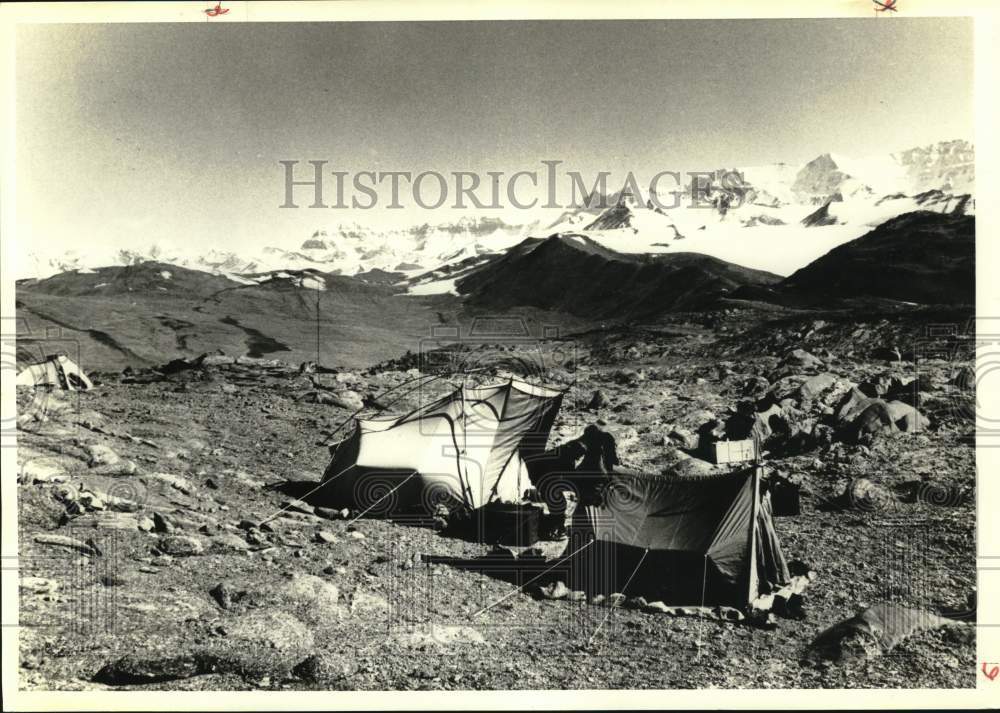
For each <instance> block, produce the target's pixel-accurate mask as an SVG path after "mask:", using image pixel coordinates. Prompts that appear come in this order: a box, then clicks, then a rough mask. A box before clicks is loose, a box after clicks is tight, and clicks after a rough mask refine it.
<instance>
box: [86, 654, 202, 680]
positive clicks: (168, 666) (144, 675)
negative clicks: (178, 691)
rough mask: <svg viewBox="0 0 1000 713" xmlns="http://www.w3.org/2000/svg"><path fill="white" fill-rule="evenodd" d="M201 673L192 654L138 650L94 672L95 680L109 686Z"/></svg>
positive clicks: (198, 664) (189, 676) (200, 667)
mask: <svg viewBox="0 0 1000 713" xmlns="http://www.w3.org/2000/svg"><path fill="white" fill-rule="evenodd" d="M204 672H205V671H204V667H203V665H202V661H201V660H200V659H199V657H198V656H196V655H195V654H194V653H180V654H164V653H162V652H159V651H152V652H141V651H140V652H136V653H131V654H128V655H126V656H123V657H121V658H120V659H117V660H116V661H112V662H110V663H108V664H105V665H104V666H102V667H101V669H100V670H99V671H98V672H97V673H96V674H95V675H94V681H96V682H97V683H103V684H105V685H108V686H123V685H141V684H148V683H160V682H163V681H173V680H177V679H182V678H191V677H192V676H197V675H198V674H200V673H204Z"/></svg>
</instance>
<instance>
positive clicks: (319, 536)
mask: <svg viewBox="0 0 1000 713" xmlns="http://www.w3.org/2000/svg"><path fill="white" fill-rule="evenodd" d="M336 541H337V537H336V535H334V534H333V533H332V532H330V531H328V530H320V531H319V532H317V533H316V542H322V543H324V544H327V545H330V544H333V543H334V542H336Z"/></svg>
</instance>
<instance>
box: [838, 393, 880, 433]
mask: <svg viewBox="0 0 1000 713" xmlns="http://www.w3.org/2000/svg"><path fill="white" fill-rule="evenodd" d="M872 401H873V399H872V398H870V397H868V396H865V394H864V393H863V392H861V390H859V389H856V388H855V389H851V390H850V391H848V392H847V393H846V394H844V396H843V398H841V400H840V402H839V403H838V404H837V407H836V409H835V410H834V414H833V415H834V418H835V419H836V420H837V421H839V422H840V423H842V424H847V423H851V422H852V421H854V419H856V418H857V417H858V416H860V415H861V412H862V411H864V410H865V409H866V408H868V406H869V405H871V403H872Z"/></svg>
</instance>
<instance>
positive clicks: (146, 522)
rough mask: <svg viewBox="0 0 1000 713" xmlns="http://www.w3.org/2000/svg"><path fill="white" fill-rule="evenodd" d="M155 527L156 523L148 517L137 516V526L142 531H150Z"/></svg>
mask: <svg viewBox="0 0 1000 713" xmlns="http://www.w3.org/2000/svg"><path fill="white" fill-rule="evenodd" d="M155 527H156V523H155V522H153V521H152V520H151V519H150V518H148V517H142V518H139V523H138V528H139V529H140V530H142V531H143V532H152V531H153V529H154V528H155Z"/></svg>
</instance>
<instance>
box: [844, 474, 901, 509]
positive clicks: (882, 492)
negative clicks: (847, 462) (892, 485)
mask: <svg viewBox="0 0 1000 713" xmlns="http://www.w3.org/2000/svg"><path fill="white" fill-rule="evenodd" d="M842 497H843V498H844V500H845V501H846V504H848V505H850V506H851V507H854V508H857V509H859V510H869V511H874V510H885V509H887V508H889V507H890V506H891V505H892V503H893V501H894V498H893V496H892V493H890V492H889V491H888V490H886V489H885V488H883V487H882V486H881V485H878V484H877V483H874V482H872V481H870V480H868V479H867V478H855V479H854V480H852V481H851V482H849V483H848V484H847V486H846V487H845V488H844V493H843V496H842Z"/></svg>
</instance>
